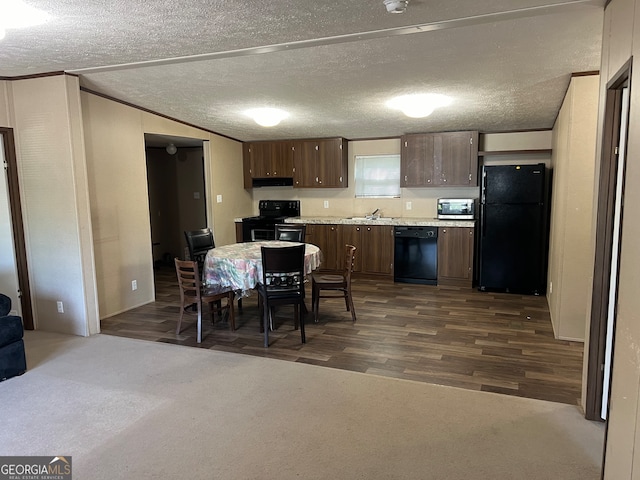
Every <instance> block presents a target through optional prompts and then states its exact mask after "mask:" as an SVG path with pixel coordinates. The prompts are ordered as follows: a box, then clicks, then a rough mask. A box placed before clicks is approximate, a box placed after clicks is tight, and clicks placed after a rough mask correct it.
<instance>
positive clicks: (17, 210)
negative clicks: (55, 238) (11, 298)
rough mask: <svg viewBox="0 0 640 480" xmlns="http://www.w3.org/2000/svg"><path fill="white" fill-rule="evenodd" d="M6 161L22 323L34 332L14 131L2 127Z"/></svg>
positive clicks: (0, 132) (0, 129)
mask: <svg viewBox="0 0 640 480" xmlns="http://www.w3.org/2000/svg"><path fill="white" fill-rule="evenodd" d="M0 134H1V135H2V140H3V146H4V157H5V161H6V165H5V168H6V171H7V186H8V191H9V205H10V210H11V225H12V229H13V243H14V246H15V252H16V267H17V270H18V288H19V291H18V296H19V297H20V306H21V308H22V323H23V324H24V328H25V329H26V330H33V329H34V328H35V327H34V321H33V309H32V307H31V288H30V284H29V270H28V267H27V249H26V245H25V241H24V238H25V237H24V224H23V220H22V205H21V202H20V184H19V181H18V160H17V155H16V144H15V140H14V135H13V129H12V128H8V127H0Z"/></svg>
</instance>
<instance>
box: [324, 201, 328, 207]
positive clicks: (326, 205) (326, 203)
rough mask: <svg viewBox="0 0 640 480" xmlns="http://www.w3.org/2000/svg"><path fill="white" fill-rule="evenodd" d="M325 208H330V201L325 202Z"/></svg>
mask: <svg viewBox="0 0 640 480" xmlns="http://www.w3.org/2000/svg"><path fill="white" fill-rule="evenodd" d="M324 208H329V200H325V201H324Z"/></svg>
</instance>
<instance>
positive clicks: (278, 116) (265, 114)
mask: <svg viewBox="0 0 640 480" xmlns="http://www.w3.org/2000/svg"><path fill="white" fill-rule="evenodd" d="M244 113H245V115H247V116H249V117H251V118H253V120H254V121H255V122H256V123H257V124H258V125H261V126H263V127H275V126H276V125H278V124H279V123H280V122H281V121H282V120H284V119H285V118H287V117H288V116H289V113H287V112H285V111H284V110H280V109H279V108H252V109H250V110H246V111H245V112H244Z"/></svg>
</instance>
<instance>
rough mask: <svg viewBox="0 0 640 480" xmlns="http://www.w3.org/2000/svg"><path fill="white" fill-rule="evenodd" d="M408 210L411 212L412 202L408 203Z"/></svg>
mask: <svg viewBox="0 0 640 480" xmlns="http://www.w3.org/2000/svg"><path fill="white" fill-rule="evenodd" d="M406 208H407V210H411V202H407V207H406Z"/></svg>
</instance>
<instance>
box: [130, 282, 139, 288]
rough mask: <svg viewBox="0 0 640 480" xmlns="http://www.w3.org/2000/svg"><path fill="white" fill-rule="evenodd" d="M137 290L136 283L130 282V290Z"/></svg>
mask: <svg viewBox="0 0 640 480" xmlns="http://www.w3.org/2000/svg"><path fill="white" fill-rule="evenodd" d="M137 289H138V281H137V280H131V290H137Z"/></svg>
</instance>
